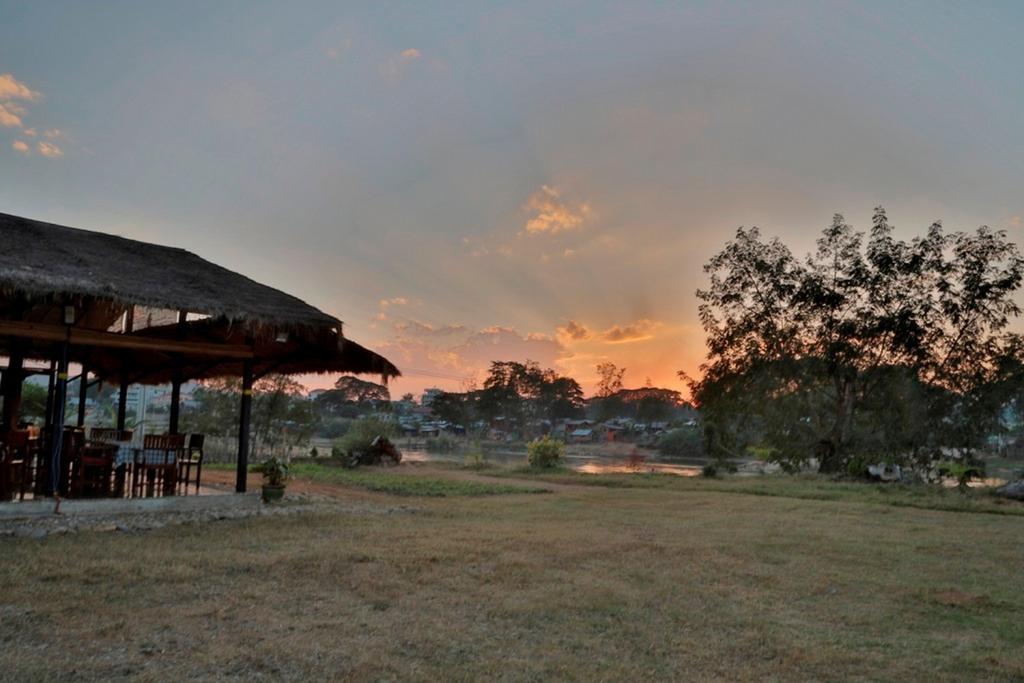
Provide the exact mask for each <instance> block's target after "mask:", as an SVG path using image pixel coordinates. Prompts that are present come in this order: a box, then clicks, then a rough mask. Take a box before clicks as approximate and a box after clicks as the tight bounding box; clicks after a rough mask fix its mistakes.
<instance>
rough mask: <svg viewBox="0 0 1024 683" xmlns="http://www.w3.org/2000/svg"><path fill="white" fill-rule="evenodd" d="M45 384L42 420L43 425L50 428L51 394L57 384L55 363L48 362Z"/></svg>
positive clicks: (51, 420) (51, 419) (51, 417)
mask: <svg viewBox="0 0 1024 683" xmlns="http://www.w3.org/2000/svg"><path fill="white" fill-rule="evenodd" d="M47 379H48V380H49V381H48V382H47V383H46V416H45V417H44V418H43V424H44V425H45V426H46V427H47V428H50V427H51V426H53V392H54V389H55V388H56V386H55V385H56V383H57V361H55V360H51V361H50V372H49V373H48V374H47Z"/></svg>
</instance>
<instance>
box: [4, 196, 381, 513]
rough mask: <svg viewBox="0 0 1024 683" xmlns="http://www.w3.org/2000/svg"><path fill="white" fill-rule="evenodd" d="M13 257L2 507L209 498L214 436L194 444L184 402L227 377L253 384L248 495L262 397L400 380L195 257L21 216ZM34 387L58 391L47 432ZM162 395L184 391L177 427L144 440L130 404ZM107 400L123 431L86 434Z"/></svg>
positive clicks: (290, 304)
mask: <svg viewBox="0 0 1024 683" xmlns="http://www.w3.org/2000/svg"><path fill="white" fill-rule="evenodd" d="M0 244H2V245H3V249H2V250H0V400H2V411H0V413H2V417H0V502H3V501H11V502H13V503H14V504H16V503H17V502H18V501H24V500H26V499H40V498H47V497H54V498H109V497H132V498H145V497H163V496H174V495H185V494H197V493H199V492H200V490H201V482H202V467H203V456H204V452H203V451H204V435H203V434H195V433H193V434H186V433H184V432H183V430H181V425H180V414H181V398H180V395H181V386H182V384H183V383H185V382H189V381H202V380H208V379H213V378H218V377H232V378H238V379H239V380H240V381H241V392H240V401H239V407H238V410H239V413H238V415H239V420H238V425H239V426H238V442H237V443H238V452H237V460H236V462H237V466H236V477H235V491H236V492H239V493H244V492H245V491H246V488H247V474H248V464H249V439H250V420H251V411H252V394H253V391H252V387H253V383H254V382H255V381H257V380H259V379H260V378H262V377H265V376H267V375H269V374H272V373H279V374H308V373H324V372H349V373H372V374H376V375H380V376H381V377H382V378H383V379H384V380H385V381H387V379H388V378H390V377H394V376H397V375H398V374H399V372H398V369H397V368H396V367H395V366H394V365H392V364H391V363H390V362H389V361H387V360H386V359H385V358H383V357H381V356H379V355H378V354H376V353H373V352H372V351H369V350H367V349H366V348H364V347H362V346H360V345H358V344H356V343H355V342H353V341H351V340H348V339H346V338H345V337H344V335H343V332H342V322H341V321H340V320H338V319H337V318H335V317H333V316H331V315H328V314H327V313H324V312H322V311H320V310H318V309H316V308H314V307H312V306H310V305H309V304H306V303H305V302H303V301H301V300H300V299H297V298H295V297H293V296H290V295H288V294H285V293H284V292H281V291H279V290H276V289H273V288H271V287H268V286H266V285H262V284H259V283H258V282H255V281H253V280H251V279H249V278H247V277H244V276H242V275H239V274H237V273H234V272H231V271H229V270H227V269H225V268H222V267H220V266H217V265H215V264H213V263H210V262H209V261H206V260H204V259H201V258H200V257H198V256H196V255H194V254H192V253H190V252H187V251H184V250H182V249H176V248H171V247H165V246H160V245H156V244H150V243H145V242H139V241H135V240H128V239H124V238H121V237H116V236H114V235H109V234H105V233H101V232H93V231H87V230H80V229H76V228H69V227H64V226H58V225H54V224H50V223H42V222H39V221H34V220H31V219H27V218H20V217H16V216H10V215H7V214H0ZM33 375H36V376H42V377H43V378H44V379H45V380H46V386H47V388H46V401H45V411H44V412H45V415H44V416H43V417H42V419H41V422H42V424H37V423H36V421H34V420H32V419H30V416H28V415H25V414H23V411H22V409H21V408H22V396H23V389H24V386H25V383H26V380H27V379H28V378H30V377H32V376H33ZM158 384H162V385H170V387H171V396H170V405H169V411H168V416H167V421H166V424H165V425H163V424H162V425H158V426H157V427H156V428H155V429H154V426H153V425H146V424H141V425H139V427H141V429H138V428H136V429H133V428H131V427H132V426H134V425H131V426H130V425H129V424H128V422H127V415H128V409H127V397H128V394H129V390H130V388H131V387H132V386H135V385H158ZM97 385H101V386H102V385H106V386H111V387H116V390H117V392H118V403H117V410H116V416H112V417H113V419H112V420H111V422H112V423H113V424H105V425H100V424H94V425H92V426H88V425H86V412H85V406H86V395H87V393H88V391H89V390H90V388H91V387H95V386H97ZM69 387H75V388H77V391H78V397H77V398H78V400H77V404H73V403H72V404H71V405H76V407H77V412H75V413H73V414H69V411H68V405H69V398H70V397H69V395H68V394H69Z"/></svg>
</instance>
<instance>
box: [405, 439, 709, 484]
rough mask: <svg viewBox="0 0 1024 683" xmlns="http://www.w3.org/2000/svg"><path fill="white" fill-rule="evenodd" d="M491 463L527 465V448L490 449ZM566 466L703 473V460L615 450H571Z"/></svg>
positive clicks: (415, 456) (460, 459)
mask: <svg viewBox="0 0 1024 683" xmlns="http://www.w3.org/2000/svg"><path fill="white" fill-rule="evenodd" d="M399 447H400V448H401V450H402V460H403V461H408V462H457V463H460V464H461V463H464V462H465V461H466V455H465V453H458V452H456V453H431V452H429V451H426V450H423V449H419V448H402V447H401V446H399ZM486 460H487V462H490V463H494V464H496V465H504V466H511V467H515V466H517V465H526V453H525V452H523V451H510V450H489V451H487V452H486ZM564 465H565V466H566V467H568V468H569V469H573V470H576V471H577V472H586V473H587V474H612V473H626V474H634V473H638V472H657V473H661V474H676V475H679V476H683V477H696V476H698V475H700V473H701V467H702V466H703V463H702V462H697V461H685V460H676V459H671V458H664V457H661V456H658V455H657V454H647V453H645V454H643V455H640V456H632V457H631V456H623V455H620V454H615V453H600V452H586V453H579V452H573V451H570V452H569V453H567V454H566V455H565V460H564Z"/></svg>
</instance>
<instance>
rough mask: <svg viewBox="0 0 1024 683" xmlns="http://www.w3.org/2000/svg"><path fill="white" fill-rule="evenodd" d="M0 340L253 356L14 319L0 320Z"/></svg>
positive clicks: (227, 348)
mask: <svg viewBox="0 0 1024 683" xmlns="http://www.w3.org/2000/svg"><path fill="white" fill-rule="evenodd" d="M0 337H17V338H21V339H35V340H38V341H52V342H63V341H67V342H68V343H69V344H71V345H72V346H101V347H105V348H112V349H139V350H142V351H160V352H165V353H184V354H190V355H195V356H218V357H221V358H240V359H243V360H244V359H248V358H252V357H253V348H252V346H250V345H244V344H215V343H210V342H192V341H185V340H177V339H159V338H155V337H143V336H139V335H135V334H115V333H113V332H100V331H97V330H84V329H81V328H78V327H70V328H69V327H64V326H62V325H46V324H43V323H26V322H20V321H14V320H0Z"/></svg>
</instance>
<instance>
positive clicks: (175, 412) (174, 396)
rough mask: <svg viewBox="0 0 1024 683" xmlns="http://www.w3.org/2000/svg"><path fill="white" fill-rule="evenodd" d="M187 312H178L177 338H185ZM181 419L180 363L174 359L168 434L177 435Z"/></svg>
mask: <svg viewBox="0 0 1024 683" xmlns="http://www.w3.org/2000/svg"><path fill="white" fill-rule="evenodd" d="M187 318H188V311H178V338H179V339H184V338H185V332H186V328H185V321H186V320H187ZM180 417H181V361H180V359H175V362H174V377H173V379H171V418H170V422H169V423H168V426H167V433H168V434H177V433H178V421H179V419H180Z"/></svg>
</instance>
